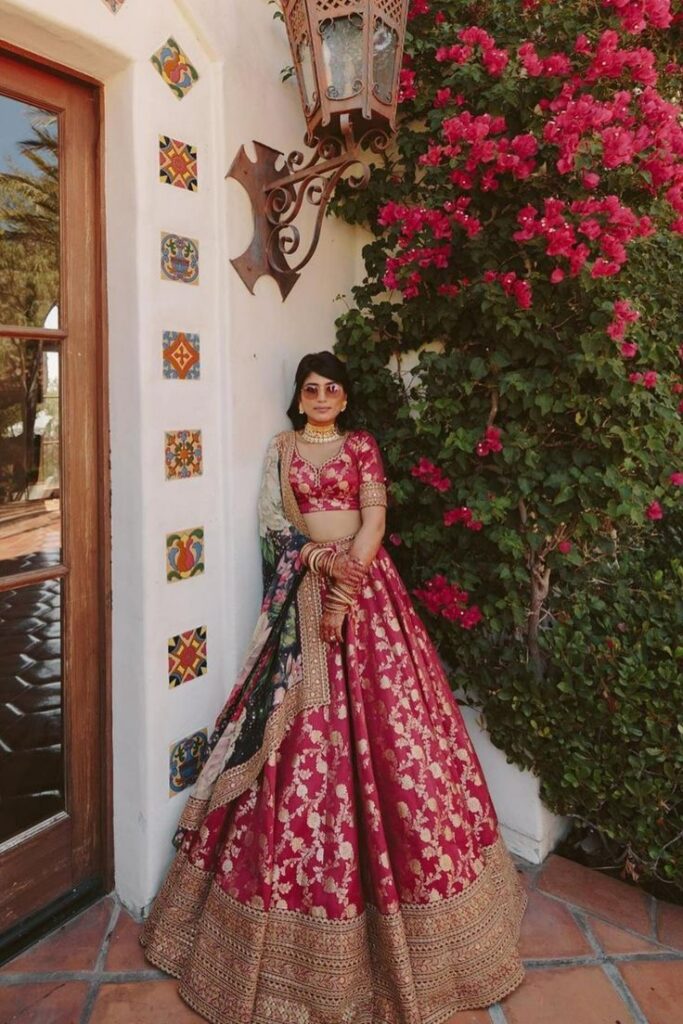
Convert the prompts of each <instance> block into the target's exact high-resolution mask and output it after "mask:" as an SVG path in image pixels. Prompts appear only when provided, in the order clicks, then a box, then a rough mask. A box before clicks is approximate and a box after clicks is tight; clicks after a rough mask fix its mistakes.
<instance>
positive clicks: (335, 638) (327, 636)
mask: <svg viewBox="0 0 683 1024" xmlns="http://www.w3.org/2000/svg"><path fill="white" fill-rule="evenodd" d="M345 618H346V612H345V611H343V612H342V611H339V612H338V611H327V610H325V611H323V614H322V619H321V620H320V637H321V639H322V640H323V641H324V642H325V643H331V644H333V643H341V641H342V639H343V635H342V628H343V626H344V619H345Z"/></svg>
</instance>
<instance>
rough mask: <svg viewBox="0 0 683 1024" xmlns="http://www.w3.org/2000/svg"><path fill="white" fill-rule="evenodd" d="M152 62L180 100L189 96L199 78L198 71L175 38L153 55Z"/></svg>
mask: <svg viewBox="0 0 683 1024" xmlns="http://www.w3.org/2000/svg"><path fill="white" fill-rule="evenodd" d="M151 61H152V64H153V65H154V67H155V68H156V69H157V71H158V72H159V74H160V75H161V77H162V78H163V80H164V81H165V82H166V85H168V86H169V88H170V89H172V90H173V92H174V93H175V95H176V96H177V97H178V99H179V100H182V98H183V96H186V95H187V94H188V92H189V91H190V89H191V88H192V86H193V85H194V83H195V82H196V81H197V79H198V78H199V74H198V72H197V69H196V68H195V67H194V66H193V65H192V64H191V63H190V61H189V60H188V59H187V57H186V56H185V54H184V53H183V51H182V50H181V49H180V47H179V46H178V44H177V43H176V41H175V39H173V37H171V38H170V39H167V40H166V42H165V43H164V45H163V46H160V47H159V49H158V50H157V52H156V53H153V54H152V57H151Z"/></svg>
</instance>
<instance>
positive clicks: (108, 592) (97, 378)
mask: <svg viewBox="0 0 683 1024" xmlns="http://www.w3.org/2000/svg"><path fill="white" fill-rule="evenodd" d="M0 57H5V58H8V59H10V60H13V61H15V62H16V63H17V64H18V65H22V64H23V65H24V66H26V67H27V69H35V70H37V71H38V72H43V73H48V74H50V75H52V76H56V77H59V78H63V79H66V80H67V81H69V82H73V83H77V84H83V85H86V86H88V87H90V89H91V90H92V95H93V97H94V101H95V104H96V115H95V121H96V135H97V138H96V145H95V151H94V153H93V160H94V175H93V203H94V211H95V216H94V219H93V224H92V230H93V231H94V235H95V237H94V241H93V246H92V248H93V251H94V252H95V253H96V254H97V257H96V264H95V266H94V268H93V272H92V282H93V285H92V286H93V291H94V305H95V311H94V328H95V334H96V339H97V341H96V368H95V372H94V389H95V392H96V396H97V401H96V410H95V417H96V419H95V430H96V434H97V437H96V443H95V444H94V445H93V452H95V453H96V460H97V487H96V493H95V498H96V506H97V536H98V554H97V579H98V592H99V595H100V599H99V616H98V638H97V641H98V651H99V658H98V662H99V670H98V684H99V693H100V719H99V721H98V722H97V723H93V728H97V733H98V743H99V749H100V750H101V751H102V757H101V758H100V760H99V763H98V765H97V769H98V778H99V797H100V814H99V829H100V837H101V839H100V844H99V846H100V856H99V861H100V863H99V870H98V875H99V883H98V884H97V885H91V884H85V885H82V886H77V887H76V888H74V889H72V890H71V891H69V892H67V893H64V894H63V895H61V896H60V897H58V898H57V899H55V900H54V901H53V902H51V903H49V904H48V905H47V906H44V907H41V908H40V909H38V910H36V911H35V912H33V913H31V914H29V916H28V917H27V918H24V919H22V920H21V921H19V922H17V923H16V924H14V925H12V926H11V927H10V928H9V929H8V930H7V931H5V932H4V934H3V941H2V944H1V946H0V962H1V961H2V960H3V959H6V958H8V957H11V956H14V955H16V953H17V952H19V951H20V950H21V949H23V948H25V947H26V946H28V945H30V944H31V943H32V942H34V941H35V940H36V939H37V938H38V937H40V935H41V934H43V933H44V932H45V931H47V930H50V929H51V928H53V927H54V926H55V925H56V924H58V923H60V922H61V921H62V920H64V919H66V918H68V917H69V916H72V914H73V913H74V912H76V911H77V910H78V909H80V908H81V907H82V906H85V905H87V904H88V903H89V902H92V900H93V899H95V898H97V897H98V896H99V895H102V894H105V893H108V892H110V891H111V890H112V889H113V887H114V836H113V747H112V569H111V545H112V541H111V470H110V423H109V380H108V366H109V352H108V331H107V263H106V222H105V189H104V174H105V133H104V101H105V91H104V85H103V83H102V82H101V81H99V80H97V79H94V78H92V77H91V76H89V75H85V74H82V73H80V72H78V71H75V70H73V69H72V68H69V67H67V66H65V65H63V64H61V63H59V62H57V61H54V60H51V59H49V58H46V57H43V56H39V55H36V54H33V53H30V52H28V51H26V50H24V49H23V48H21V47H18V46H15V45H14V44H11V43H8V42H6V41H4V40H2V39H0ZM61 245H62V247H63V246H64V235H62V239H61ZM62 253H63V248H62ZM63 266H64V263H63ZM67 327H68V325H67ZM32 333H34V332H32ZM65 654H66V652H65ZM65 665H66V662H65Z"/></svg>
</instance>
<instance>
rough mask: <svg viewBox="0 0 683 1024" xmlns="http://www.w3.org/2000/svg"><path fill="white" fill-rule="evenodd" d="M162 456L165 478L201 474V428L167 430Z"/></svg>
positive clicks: (172, 478) (171, 478) (183, 477)
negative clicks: (164, 463) (164, 464)
mask: <svg viewBox="0 0 683 1024" xmlns="http://www.w3.org/2000/svg"><path fill="white" fill-rule="evenodd" d="M164 458H165V462H166V479H167V480H187V478H188V477H191V476H201V475H202V469H203V457H202V432H201V430H167V431H166V442H165V445H164Z"/></svg>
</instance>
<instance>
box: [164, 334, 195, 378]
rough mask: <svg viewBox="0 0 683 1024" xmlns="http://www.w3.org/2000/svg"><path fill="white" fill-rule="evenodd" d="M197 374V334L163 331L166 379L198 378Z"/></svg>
mask: <svg viewBox="0 0 683 1024" xmlns="http://www.w3.org/2000/svg"><path fill="white" fill-rule="evenodd" d="M199 374H200V352H199V335H198V334H189V333H188V332H186V331H164V377H165V378H166V380H199Z"/></svg>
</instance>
